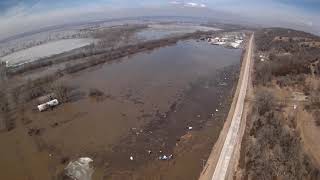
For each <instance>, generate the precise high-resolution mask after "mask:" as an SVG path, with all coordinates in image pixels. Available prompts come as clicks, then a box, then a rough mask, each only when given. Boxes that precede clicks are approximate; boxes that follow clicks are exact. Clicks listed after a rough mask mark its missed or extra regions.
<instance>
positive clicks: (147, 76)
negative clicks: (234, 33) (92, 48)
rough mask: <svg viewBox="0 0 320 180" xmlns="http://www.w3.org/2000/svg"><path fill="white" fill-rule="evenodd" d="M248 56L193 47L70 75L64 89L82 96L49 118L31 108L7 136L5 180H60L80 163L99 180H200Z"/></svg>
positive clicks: (201, 44) (184, 43)
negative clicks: (87, 161) (89, 163)
mask: <svg viewBox="0 0 320 180" xmlns="http://www.w3.org/2000/svg"><path fill="white" fill-rule="evenodd" d="M241 53H242V51H241V50H239V49H226V48H223V47H219V46H212V45H209V44H208V43H205V42H197V41H194V40H189V41H182V42H179V43H178V44H176V45H173V46H168V47H163V48H160V49H156V50H153V51H150V52H147V53H139V54H136V55H133V56H130V57H126V58H122V59H120V60H119V61H117V62H113V63H109V64H103V65H100V66H96V67H92V68H89V69H87V70H84V71H81V72H78V73H76V74H72V75H67V76H64V77H63V78H61V79H59V80H58V82H55V83H58V84H67V85H69V86H72V87H73V93H74V94H76V98H74V99H73V100H72V101H71V102H68V103H65V104H62V105H60V106H58V107H57V108H54V109H52V110H50V111H46V112H43V113H40V112H37V111H36V110H33V108H29V109H27V110H26V111H25V112H24V114H25V117H24V118H25V119H28V120H29V121H28V123H25V124H21V125H20V126H18V128H16V129H14V130H13V131H11V132H10V136H9V135H8V133H1V134H0V141H1V142H6V144H7V146H5V147H4V148H1V150H0V152H1V154H2V156H1V157H0V162H1V163H0V168H1V169H2V170H3V172H4V173H2V174H1V175H0V179H8V178H9V177H10V178H9V179H49V178H52V179H54V178H59V177H60V176H59V175H60V174H61V171H62V170H63V168H64V167H65V166H66V165H67V163H68V162H69V161H71V160H75V159H77V158H79V157H90V158H92V159H93V161H94V162H93V167H94V174H93V179H197V177H198V175H199V173H200V171H201V169H202V165H203V163H204V160H206V158H207V157H208V155H209V153H210V150H211V148H212V146H213V144H214V142H215V140H216V139H217V137H218V135H219V132H220V129H221V127H222V126H223V122H224V118H225V116H226V114H227V112H228V111H229V103H230V102H231V97H232V91H233V88H234V86H235V83H236V81H237V73H238V71H239V64H240V57H241ZM30 129H39V133H36V134H30V133H29V132H30ZM12 149H14V151H12ZM16 154H18V155H19V156H17V155H16ZM164 155H165V156H166V157H171V159H169V160H159V157H161V158H162V157H164ZM171 155H172V156H171ZM4 162H8V163H4ZM17 164H19V166H17Z"/></svg>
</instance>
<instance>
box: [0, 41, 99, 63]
mask: <svg viewBox="0 0 320 180" xmlns="http://www.w3.org/2000/svg"><path fill="white" fill-rule="evenodd" d="M94 41H95V40H94V39H64V40H58V41H54V42H49V43H45V44H42V45H38V46H34V47H31V48H28V49H24V50H21V51H17V52H14V53H12V54H9V55H7V56H4V57H1V58H0V60H1V61H3V62H7V63H8V66H12V65H19V64H23V63H27V62H32V61H35V60H38V59H40V58H44V57H49V56H52V55H56V54H60V53H63V52H67V51H71V50H73V49H77V48H80V47H83V46H87V45H89V44H91V43H94Z"/></svg>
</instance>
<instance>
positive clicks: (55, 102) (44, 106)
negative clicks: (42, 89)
mask: <svg viewBox="0 0 320 180" xmlns="http://www.w3.org/2000/svg"><path fill="white" fill-rule="evenodd" d="M58 105H59V101H58V100H57V99H54V100H51V101H48V102H46V103H43V104H40V105H38V110H39V111H40V112H42V111H45V110H47V109H48V108H51V107H55V106H58Z"/></svg>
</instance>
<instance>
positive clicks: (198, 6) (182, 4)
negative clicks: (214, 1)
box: [169, 1, 207, 8]
mask: <svg viewBox="0 0 320 180" xmlns="http://www.w3.org/2000/svg"><path fill="white" fill-rule="evenodd" d="M169 4H172V5H180V6H184V7H194V8H205V7H207V5H205V4H204V3H197V2H183V1H170V2H169Z"/></svg>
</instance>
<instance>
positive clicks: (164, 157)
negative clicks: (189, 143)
mask: <svg viewBox="0 0 320 180" xmlns="http://www.w3.org/2000/svg"><path fill="white" fill-rule="evenodd" d="M172 157H173V155H172V154H170V155H169V156H166V155H162V156H159V160H164V161H166V160H170V159H172Z"/></svg>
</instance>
